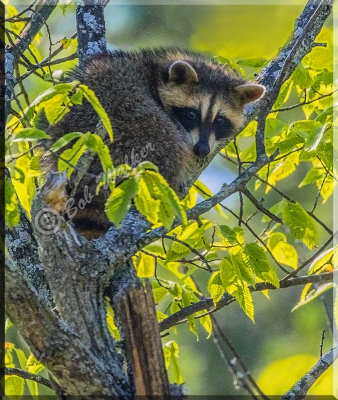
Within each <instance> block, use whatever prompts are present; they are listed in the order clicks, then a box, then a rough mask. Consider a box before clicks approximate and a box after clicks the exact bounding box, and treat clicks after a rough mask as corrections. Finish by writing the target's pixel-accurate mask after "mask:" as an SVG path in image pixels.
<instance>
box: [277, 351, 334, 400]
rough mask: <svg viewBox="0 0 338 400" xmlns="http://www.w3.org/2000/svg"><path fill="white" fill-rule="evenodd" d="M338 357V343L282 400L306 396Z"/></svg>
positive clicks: (298, 399) (294, 399) (292, 399)
mask: <svg viewBox="0 0 338 400" xmlns="http://www.w3.org/2000/svg"><path fill="white" fill-rule="evenodd" d="M337 358H338V345H337V344H336V345H335V346H334V347H333V348H332V349H331V350H330V351H328V352H327V353H325V354H324V355H323V357H321V358H320V360H319V361H318V362H317V363H316V364H315V365H314V366H313V367H312V368H311V369H310V371H308V372H307V373H306V374H305V375H304V376H303V377H302V378H301V379H300V380H299V381H298V382H297V383H296V384H295V385H294V386H293V387H292V388H291V389H290V390H289V391H288V392H287V393H285V394H284V396H282V400H302V399H305V398H306V394H307V392H308V391H309V390H310V388H311V386H313V385H314V384H315V383H316V382H317V380H318V378H319V377H320V376H321V375H322V374H323V373H324V372H325V371H326V370H327V369H328V368H329V367H330V366H331V365H332V364H333V362H334V361H335V360H337Z"/></svg>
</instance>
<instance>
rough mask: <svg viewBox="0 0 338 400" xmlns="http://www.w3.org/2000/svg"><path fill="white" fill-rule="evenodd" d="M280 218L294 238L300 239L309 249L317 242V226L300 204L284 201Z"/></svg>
mask: <svg viewBox="0 0 338 400" xmlns="http://www.w3.org/2000/svg"><path fill="white" fill-rule="evenodd" d="M282 219H283V221H284V223H285V224H286V225H289V227H290V231H291V236H292V237H293V238H294V239H300V240H302V241H303V242H304V243H305V244H306V245H307V247H308V248H309V249H312V248H313V247H314V246H315V245H316V244H317V242H318V232H317V227H316V225H315V224H314V223H313V221H312V218H311V217H310V216H309V215H308V213H307V212H306V211H305V210H304V208H303V207H302V206H301V205H300V204H298V203H291V202H287V201H286V202H285V203H284V205H283V211H282Z"/></svg>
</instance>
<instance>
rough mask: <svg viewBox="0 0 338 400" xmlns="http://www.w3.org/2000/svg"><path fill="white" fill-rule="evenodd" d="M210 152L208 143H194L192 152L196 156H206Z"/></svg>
mask: <svg viewBox="0 0 338 400" xmlns="http://www.w3.org/2000/svg"><path fill="white" fill-rule="evenodd" d="M209 152H210V147H209V145H208V143H205V142H204V143H203V142H202V143H196V144H195V146H194V153H195V154H196V156H206V155H207V154H209Z"/></svg>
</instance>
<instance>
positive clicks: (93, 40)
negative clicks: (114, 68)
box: [76, 0, 109, 66]
mask: <svg viewBox="0 0 338 400" xmlns="http://www.w3.org/2000/svg"><path fill="white" fill-rule="evenodd" d="M107 3H109V0H94V1H93V0H84V1H83V0H79V1H77V6H76V23H77V33H78V55H79V64H80V66H82V65H84V64H85V63H86V62H87V61H88V59H89V58H91V57H92V56H93V55H94V54H95V55H96V54H100V53H105V52H106V51H107V42H106V29H105V20H104V7H105V6H106V4H107Z"/></svg>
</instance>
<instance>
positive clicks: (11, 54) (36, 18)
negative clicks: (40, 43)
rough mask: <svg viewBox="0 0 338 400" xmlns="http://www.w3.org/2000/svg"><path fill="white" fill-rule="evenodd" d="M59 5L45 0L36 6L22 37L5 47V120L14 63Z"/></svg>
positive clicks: (11, 93) (11, 91)
mask: <svg viewBox="0 0 338 400" xmlns="http://www.w3.org/2000/svg"><path fill="white" fill-rule="evenodd" d="M56 6H57V2H55V1H50V0H43V1H41V3H40V4H39V5H38V6H37V7H36V8H35V10H34V13H33V15H32V17H31V18H30V20H29V22H28V24H27V25H26V26H25V28H24V29H23V31H22V32H21V34H20V37H19V38H17V39H16V40H15V42H14V43H13V45H12V46H10V47H8V46H7V47H6V49H5V79H6V87H5V120H6V119H7V116H8V112H9V109H10V102H11V100H12V96H13V93H14V86H15V78H14V64H15V61H16V60H17V59H18V58H19V57H21V56H22V54H23V53H24V52H25V50H27V48H28V47H29V44H30V43H31V42H32V40H33V39H34V37H35V36H36V34H37V33H38V32H39V31H40V29H41V28H42V26H43V25H44V24H45V22H46V21H47V19H48V18H49V16H50V15H51V13H52V12H53V11H54V9H55V7H56Z"/></svg>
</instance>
